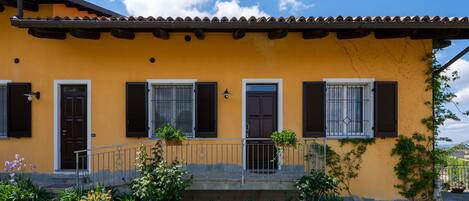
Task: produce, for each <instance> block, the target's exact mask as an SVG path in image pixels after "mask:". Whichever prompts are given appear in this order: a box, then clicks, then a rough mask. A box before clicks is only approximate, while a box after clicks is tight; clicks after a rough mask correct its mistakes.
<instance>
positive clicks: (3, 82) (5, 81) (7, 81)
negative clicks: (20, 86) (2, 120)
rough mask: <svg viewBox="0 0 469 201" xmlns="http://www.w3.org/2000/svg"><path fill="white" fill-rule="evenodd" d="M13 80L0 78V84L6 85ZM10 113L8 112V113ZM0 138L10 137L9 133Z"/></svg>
mask: <svg viewBox="0 0 469 201" xmlns="http://www.w3.org/2000/svg"><path fill="white" fill-rule="evenodd" d="M10 82H11V80H0V85H2V86H3V85H4V86H6V85H7V84H8V83H10ZM7 115H8V114H7ZM0 139H8V133H7V135H5V136H0Z"/></svg>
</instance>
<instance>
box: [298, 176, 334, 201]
mask: <svg viewBox="0 0 469 201" xmlns="http://www.w3.org/2000/svg"><path fill="white" fill-rule="evenodd" d="M338 185H339V181H338V180H337V179H336V178H333V177H330V176H328V175H326V173H324V172H323V171H317V170H312V171H311V173H310V175H306V176H303V177H301V178H300V179H299V180H298V181H297V182H296V183H295V186H296V188H297V189H298V191H300V196H299V200H302V201H308V200H313V201H335V200H342V198H340V197H339V196H338Z"/></svg>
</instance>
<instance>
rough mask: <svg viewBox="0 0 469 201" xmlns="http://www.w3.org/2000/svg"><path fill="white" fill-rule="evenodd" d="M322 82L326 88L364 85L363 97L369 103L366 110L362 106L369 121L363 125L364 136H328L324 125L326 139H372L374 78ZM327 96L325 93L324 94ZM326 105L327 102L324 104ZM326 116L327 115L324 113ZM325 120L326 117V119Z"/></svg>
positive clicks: (331, 79) (328, 79) (330, 79)
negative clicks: (330, 86) (366, 124)
mask: <svg viewBox="0 0 469 201" xmlns="http://www.w3.org/2000/svg"><path fill="white" fill-rule="evenodd" d="M323 81H324V82H326V86H327V85H328V84H338V85H356V84H359V85H361V84H366V85H367V87H365V88H364V93H363V95H364V97H368V99H369V103H368V107H369V108H368V110H365V107H367V106H365V105H364V106H363V110H365V111H366V113H365V112H364V113H363V115H364V116H365V115H367V116H368V117H369V118H370V119H369V125H368V126H365V125H363V131H364V135H361V136H347V135H343V136H328V135H327V134H328V132H327V124H326V138H330V139H343V138H372V137H373V125H374V122H373V121H374V94H373V91H374V85H373V83H374V81H375V79H374V78H325V79H323ZM326 94H327V92H326ZM326 104H327V102H326ZM326 115H327V113H326ZM326 119H327V117H326Z"/></svg>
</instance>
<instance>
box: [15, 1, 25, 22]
mask: <svg viewBox="0 0 469 201" xmlns="http://www.w3.org/2000/svg"><path fill="white" fill-rule="evenodd" d="M23 1H24V0H17V1H16V9H17V12H16V17H17V18H18V19H23V15H24V14H23Z"/></svg>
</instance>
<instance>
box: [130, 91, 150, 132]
mask: <svg viewBox="0 0 469 201" xmlns="http://www.w3.org/2000/svg"><path fill="white" fill-rule="evenodd" d="M125 93H126V122H127V124H126V125H127V126H126V136H127V137H148V129H149V128H148V84H147V83H146V82H127V83H126V91H125Z"/></svg>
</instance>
